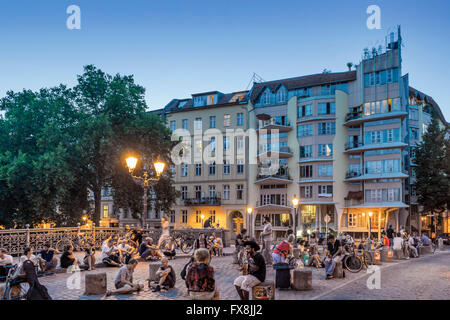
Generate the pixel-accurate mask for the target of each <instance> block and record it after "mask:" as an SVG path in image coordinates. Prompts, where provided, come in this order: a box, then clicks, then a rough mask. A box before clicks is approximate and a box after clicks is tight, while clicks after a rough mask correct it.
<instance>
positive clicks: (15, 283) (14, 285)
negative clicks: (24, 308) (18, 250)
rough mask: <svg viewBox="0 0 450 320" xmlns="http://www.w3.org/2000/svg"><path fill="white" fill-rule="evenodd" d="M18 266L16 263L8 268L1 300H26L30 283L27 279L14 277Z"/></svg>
mask: <svg viewBox="0 0 450 320" xmlns="http://www.w3.org/2000/svg"><path fill="white" fill-rule="evenodd" d="M18 267H19V266H18V265H17V264H16V265H14V266H12V267H11V268H10V269H9V270H8V275H7V276H6V282H5V289H4V291H3V293H2V296H1V300H26V298H27V294H28V290H30V284H29V283H28V282H27V281H26V280H25V279H20V278H17V277H15V278H14V274H15V273H16V271H17V268H18Z"/></svg>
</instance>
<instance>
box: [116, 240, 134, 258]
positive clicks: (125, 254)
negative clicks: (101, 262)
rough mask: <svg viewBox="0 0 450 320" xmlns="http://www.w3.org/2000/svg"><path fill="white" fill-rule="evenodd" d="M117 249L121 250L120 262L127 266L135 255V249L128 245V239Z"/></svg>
mask: <svg viewBox="0 0 450 320" xmlns="http://www.w3.org/2000/svg"><path fill="white" fill-rule="evenodd" d="M117 249H119V258H120V262H121V263H123V264H127V263H128V261H130V259H131V257H132V255H133V254H134V253H135V250H134V248H133V247H131V246H130V245H129V244H128V240H127V239H123V240H122V241H121V242H120V244H119V245H118V246H117Z"/></svg>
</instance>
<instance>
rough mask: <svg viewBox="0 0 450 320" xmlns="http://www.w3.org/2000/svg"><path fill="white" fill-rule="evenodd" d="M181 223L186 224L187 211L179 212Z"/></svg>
mask: <svg viewBox="0 0 450 320" xmlns="http://www.w3.org/2000/svg"><path fill="white" fill-rule="evenodd" d="M181 223H187V210H181Z"/></svg>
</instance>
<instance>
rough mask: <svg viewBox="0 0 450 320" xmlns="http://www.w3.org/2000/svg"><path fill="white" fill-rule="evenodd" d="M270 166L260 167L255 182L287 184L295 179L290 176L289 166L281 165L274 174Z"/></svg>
mask: <svg viewBox="0 0 450 320" xmlns="http://www.w3.org/2000/svg"><path fill="white" fill-rule="evenodd" d="M268 169H269V168H264V167H259V171H260V173H258V174H257V175H256V181H255V184H257V185H263V184H286V183H292V182H293V180H292V179H291V177H290V176H289V171H288V168H287V167H281V168H279V169H278V171H277V172H276V173H274V174H270V173H269V172H268V171H269V170H268Z"/></svg>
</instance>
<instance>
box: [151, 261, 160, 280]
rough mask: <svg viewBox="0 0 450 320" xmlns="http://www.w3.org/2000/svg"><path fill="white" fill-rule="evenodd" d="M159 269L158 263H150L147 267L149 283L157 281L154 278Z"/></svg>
mask: <svg viewBox="0 0 450 320" xmlns="http://www.w3.org/2000/svg"><path fill="white" fill-rule="evenodd" d="M160 267H161V263H160V262H156V263H150V264H149V265H148V279H149V280H150V281H158V277H157V276H156V271H158V269H159V268H160Z"/></svg>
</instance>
